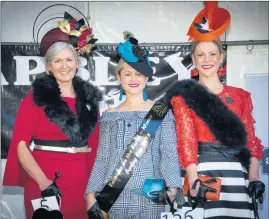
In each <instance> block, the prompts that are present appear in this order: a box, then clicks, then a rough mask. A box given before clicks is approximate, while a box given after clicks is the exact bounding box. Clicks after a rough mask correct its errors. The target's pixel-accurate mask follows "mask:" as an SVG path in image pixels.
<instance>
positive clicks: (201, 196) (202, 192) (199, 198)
mask: <svg viewBox="0 0 269 219" xmlns="http://www.w3.org/2000/svg"><path fill="white" fill-rule="evenodd" d="M198 182H200V186H199V190H198V192H197V195H196V196H195V197H193V196H191V195H190V191H188V202H189V205H190V206H191V207H192V210H193V209H195V208H196V206H197V204H199V203H201V204H202V203H205V202H206V193H207V192H217V191H216V189H214V188H211V187H208V186H206V185H204V184H203V183H202V181H201V180H199V179H196V180H195V181H194V183H193V185H192V188H191V189H195V188H196V185H197V183H198Z"/></svg>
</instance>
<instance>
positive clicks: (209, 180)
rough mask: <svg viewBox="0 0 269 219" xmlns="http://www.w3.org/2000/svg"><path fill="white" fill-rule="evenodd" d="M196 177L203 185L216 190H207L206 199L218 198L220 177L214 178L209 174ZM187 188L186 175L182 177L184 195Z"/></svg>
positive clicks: (213, 199) (186, 193)
mask: <svg viewBox="0 0 269 219" xmlns="http://www.w3.org/2000/svg"><path fill="white" fill-rule="evenodd" d="M198 179H199V180H200V181H201V183H202V184H204V185H205V186H208V187H211V188H213V189H215V190H216V192H207V193H206V199H207V200H212V201H217V200H219V197H220V190H221V179H220V178H216V177H211V176H199V177H198ZM189 189H190V188H189V181H188V176H187V175H186V176H185V178H184V187H183V193H184V196H187V195H188V191H189Z"/></svg>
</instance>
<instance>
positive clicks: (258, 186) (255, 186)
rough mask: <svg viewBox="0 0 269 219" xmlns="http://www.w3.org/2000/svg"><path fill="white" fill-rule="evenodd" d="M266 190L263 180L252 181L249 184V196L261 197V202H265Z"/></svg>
mask: <svg viewBox="0 0 269 219" xmlns="http://www.w3.org/2000/svg"><path fill="white" fill-rule="evenodd" d="M264 191H265V185H264V183H263V182H261V181H252V182H250V183H249V184H248V194H249V197H254V198H255V199H259V203H261V204H262V203H263V193H264Z"/></svg>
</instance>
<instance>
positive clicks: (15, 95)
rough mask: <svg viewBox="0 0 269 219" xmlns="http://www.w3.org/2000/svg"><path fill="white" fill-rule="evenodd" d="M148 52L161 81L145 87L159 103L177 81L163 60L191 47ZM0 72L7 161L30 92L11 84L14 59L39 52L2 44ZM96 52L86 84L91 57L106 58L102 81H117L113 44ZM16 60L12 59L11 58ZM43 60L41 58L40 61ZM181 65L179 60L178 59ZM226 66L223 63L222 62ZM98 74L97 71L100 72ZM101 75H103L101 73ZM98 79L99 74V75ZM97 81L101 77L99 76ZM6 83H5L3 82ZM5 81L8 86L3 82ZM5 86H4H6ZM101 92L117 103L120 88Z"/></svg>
mask: <svg viewBox="0 0 269 219" xmlns="http://www.w3.org/2000/svg"><path fill="white" fill-rule="evenodd" d="M144 46H145V47H146V48H147V49H148V50H149V52H150V57H154V58H155V59H156V57H157V58H158V59H159V62H158V63H157V64H156V63H153V67H154V69H155V70H154V71H155V73H154V80H160V83H159V85H157V86H156V85H155V86H151V85H148V96H149V98H150V99H152V100H158V98H160V97H161V96H162V95H163V94H164V93H165V91H166V89H167V87H168V85H169V84H171V83H172V82H174V81H175V80H178V73H176V72H175V70H174V69H173V68H172V67H171V66H170V65H169V63H168V62H167V61H166V60H165V58H167V57H168V56H175V57H176V58H179V57H185V56H187V55H188V54H189V53H190V51H191V47H190V46H189V45H187V46H176V45H169V44H167V45H161V44H160V45H158V44H155V45H146V44H145V45H144ZM1 47H2V48H1V62H2V66H1V70H2V80H1V81H2V83H1V84H2V85H1V86H2V90H1V119H2V122H1V150H2V153H1V158H4V159H5V158H7V153H8V148H9V145H10V140H11V138H12V133H13V126H14V122H15V119H16V114H17V111H18V108H19V104H20V101H21V100H22V99H23V98H24V97H25V96H26V94H27V93H28V92H29V91H30V89H31V85H23V84H20V85H16V83H15V84H14V82H15V81H16V80H17V79H18V75H17V73H18V72H17V71H19V70H20V68H19V67H18V62H17V60H18V59H17V58H16V57H15V56H19V57H21V56H39V50H38V48H37V47H36V46H34V45H31V44H23V45H12V44H10V45H7V44H3V45H2V46H1ZM97 47H98V49H97V50H96V51H95V52H94V54H93V56H92V57H88V58H87V59H86V60H87V64H86V65H85V66H84V68H85V69H87V70H88V71H89V75H90V77H89V81H91V82H93V83H94V82H95V80H96V66H95V65H96V62H95V60H94V57H109V58H110V62H109V63H108V69H107V70H108V72H107V74H104V77H106V76H107V78H106V79H105V81H109V82H113V81H116V78H115V74H114V71H115V65H116V63H117V61H118V57H117V55H116V45H115V44H111V45H97ZM14 58H15V59H14ZM41 60H42V59H41ZM27 62H29V63H25V65H28V66H29V67H28V68H29V70H34V69H35V68H37V64H38V63H37V61H35V60H29V61H27ZM179 62H180V60H179ZM224 65H226V63H224ZM44 71H45V70H44V69H43V71H40V72H38V73H36V74H30V75H28V74H26V75H25V77H29V81H30V82H32V81H33V80H34V79H35V77H36V76H38V75H41V74H44ZM99 74H100V72H99ZM101 74H102V73H101ZM99 76H100V75H99ZM99 78H100V77H99ZM3 79H4V80H5V81H4V80H3ZM221 80H222V82H223V83H226V74H225V75H224V76H222V78H221ZM4 82H7V83H4ZM5 84H6V85H5ZM97 85H98V86H99V87H100V89H101V90H102V91H103V94H104V99H105V102H106V103H107V104H108V105H110V106H111V105H112V106H113V105H114V104H117V101H118V100H117V99H118V94H119V86H118V85H117V84H114V85H102V84H97Z"/></svg>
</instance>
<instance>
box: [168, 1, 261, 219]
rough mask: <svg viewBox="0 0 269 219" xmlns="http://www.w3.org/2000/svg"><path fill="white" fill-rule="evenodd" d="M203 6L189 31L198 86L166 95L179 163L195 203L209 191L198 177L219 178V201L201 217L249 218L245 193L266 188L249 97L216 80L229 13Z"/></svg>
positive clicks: (186, 84) (187, 83)
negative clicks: (260, 170) (176, 137)
mask: <svg viewBox="0 0 269 219" xmlns="http://www.w3.org/2000/svg"><path fill="white" fill-rule="evenodd" d="M206 6H207V7H206V9H204V10H203V11H202V12H200V13H199V14H198V16H197V17H196V19H195V20H194V22H193V24H192V26H191V28H190V30H189V33H188V35H190V36H191V37H192V38H193V40H194V41H195V42H194V43H193V47H192V60H193V63H194V64H195V65H196V72H197V76H198V82H196V81H195V80H183V81H178V82H177V83H175V84H174V85H173V86H172V88H171V89H170V90H169V91H168V92H167V95H168V96H169V100H171V101H170V103H171V104H172V107H173V110H174V115H175V119H176V129H177V135H178V152H179V161H180V163H181V166H182V168H184V169H185V171H183V176H184V175H185V174H187V176H188V182H187V183H188V184H189V188H191V189H190V196H189V197H190V199H191V200H193V202H195V204H198V203H199V202H204V201H205V199H204V197H205V194H206V192H208V188H207V187H206V186H205V185H204V184H203V183H202V182H200V181H198V180H197V179H198V176H199V175H207V176H212V177H218V178H220V179H221V193H220V199H219V200H215V201H206V202H204V203H203V204H202V205H199V204H198V207H202V208H204V215H203V218H207V219H213V218H222V219H224V218H227V219H228V218H238V219H239V218H249V219H250V218H253V205H252V201H251V198H250V196H249V195H250V194H251V193H252V192H253V191H254V192H256V197H255V199H256V198H261V197H262V194H263V192H264V184H263V183H262V182H260V181H259V160H260V159H261V158H262V151H263V146H262V145H261V141H260V139H258V138H257V137H256V136H255V131H254V123H255V121H254V119H253V117H252V115H251V112H252V109H253V106H252V101H251V97H250V93H249V92H247V91H245V90H243V89H241V88H236V87H232V86H227V85H224V84H222V83H221V82H220V80H219V77H218V73H219V72H218V71H219V68H220V66H221V64H222V62H223V59H224V51H223V49H222V44H221V41H220V40H219V39H218V37H219V36H220V34H221V33H223V32H224V31H225V30H226V29H227V27H228V25H229V13H228V14H227V11H226V10H225V9H220V8H216V7H217V4H216V2H207V3H206ZM212 9H213V10H212ZM214 13H215V17H216V16H217V15H227V16H224V17H223V18H221V17H218V20H217V21H215V20H213V19H209V18H212V17H214ZM212 14H213V15H212ZM203 16H204V17H203ZM201 21H202V24H200V23H199V22H201ZM214 21H215V22H214ZM195 22H197V23H195ZM217 22H218V24H217ZM220 24H221V25H220ZM210 25H211V26H210ZM205 27H207V29H206V28H205ZM214 28H215V29H214ZM186 205H187V203H186Z"/></svg>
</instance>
